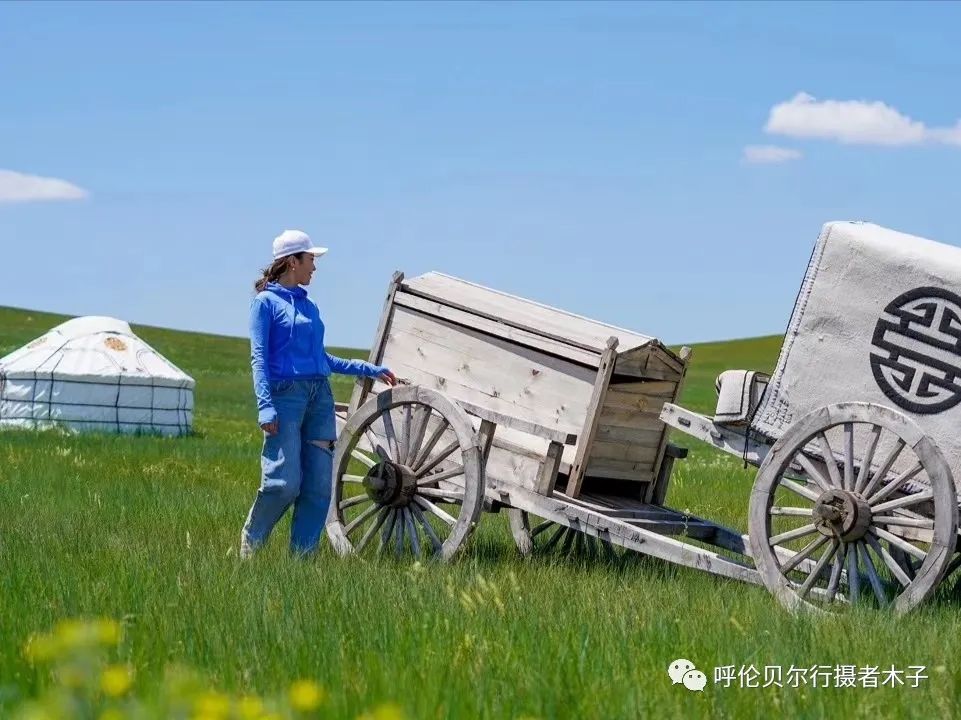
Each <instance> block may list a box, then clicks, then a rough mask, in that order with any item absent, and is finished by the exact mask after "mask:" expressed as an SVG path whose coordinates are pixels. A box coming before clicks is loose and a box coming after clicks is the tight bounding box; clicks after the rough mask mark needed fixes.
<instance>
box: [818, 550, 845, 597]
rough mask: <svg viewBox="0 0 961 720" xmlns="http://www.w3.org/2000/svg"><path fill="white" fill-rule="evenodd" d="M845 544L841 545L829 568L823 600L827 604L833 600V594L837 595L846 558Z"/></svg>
mask: <svg viewBox="0 0 961 720" xmlns="http://www.w3.org/2000/svg"><path fill="white" fill-rule="evenodd" d="M847 550H848V546H847V545H841V549H840V551H839V552H838V554H837V557H836V558H835V559H834V566H833V567H832V568H831V577H830V578H829V579H828V588H827V592H826V593H825V596H824V600H825V602H827V603H828V604H830V603H832V602H833V601H834V596H835V595H837V592H838V586H839V585H840V584H841V573H842V571H843V570H844V563H845V561H846V560H847Z"/></svg>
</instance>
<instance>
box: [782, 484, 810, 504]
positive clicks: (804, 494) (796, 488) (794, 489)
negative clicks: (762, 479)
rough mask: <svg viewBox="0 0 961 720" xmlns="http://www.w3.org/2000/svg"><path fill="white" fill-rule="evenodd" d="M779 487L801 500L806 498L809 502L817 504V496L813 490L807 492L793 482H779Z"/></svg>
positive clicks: (804, 488)
mask: <svg viewBox="0 0 961 720" xmlns="http://www.w3.org/2000/svg"><path fill="white" fill-rule="evenodd" d="M781 487H784V488H787V489H788V490H790V491H791V492H793V493H795V494H797V495H800V496H801V497H803V498H807V499H808V500H810V501H811V502H817V500H818V494H817V493H816V492H814V491H813V490H808V489H807V488H806V487H804V486H803V485H801V484H800V483H796V482H794V481H793V480H781Z"/></svg>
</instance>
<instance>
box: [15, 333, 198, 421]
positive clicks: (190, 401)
mask: <svg viewBox="0 0 961 720" xmlns="http://www.w3.org/2000/svg"><path fill="white" fill-rule="evenodd" d="M193 408H194V381H193V379H192V378H191V377H190V376H189V375H187V374H186V373H184V372H183V371H182V370H180V369H179V368H178V367H176V366H175V365H174V364H173V363H171V362H170V361H169V360H167V359H166V358H165V357H164V356H163V355H161V354H160V353H159V352H157V351H156V350H154V349H153V348H152V347H150V346H149V345H148V344H147V343H145V342H144V341H143V340H141V339H140V338H139V337H137V336H136V335H134V333H133V331H132V330H131V329H130V326H129V325H128V324H127V323H125V322H124V321H122V320H116V319H114V318H108V317H94V316H91V317H80V318H75V319H73V320H69V321H68V322H65V323H63V324H62V325H58V326H57V327H55V328H53V329H52V330H50V331H49V332H47V334H45V335H42V336H41V337H39V338H37V339H36V340H34V341H33V342H30V343H27V344H26V345H25V346H23V347H22V348H20V349H19V350H15V351H14V352H12V353H10V354H9V355H7V356H6V357H3V358H0V427H19V428H46V427H52V426H62V427H67V428H71V429H74V430H81V431H82V430H98V431H106V432H116V433H152V434H160V435H174V436H176V435H186V434H187V433H189V432H190V427H191V424H192V422H193Z"/></svg>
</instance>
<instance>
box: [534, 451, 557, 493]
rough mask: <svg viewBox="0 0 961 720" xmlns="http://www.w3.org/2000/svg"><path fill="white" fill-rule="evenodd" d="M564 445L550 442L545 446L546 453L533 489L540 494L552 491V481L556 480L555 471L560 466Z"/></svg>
mask: <svg viewBox="0 0 961 720" xmlns="http://www.w3.org/2000/svg"><path fill="white" fill-rule="evenodd" d="M563 451H564V446H563V445H561V443H559V442H552V443H551V444H550V445H549V446H548V448H547V454H546V455H545V456H544V460H543V461H542V462H541V467H540V472H539V473H538V477H537V486H536V487H535V488H534V491H535V492H537V493H538V494H540V495H550V494H551V493H553V492H554V483H555V482H556V481H557V471H558V469H559V468H560V466H561V455H562V454H563Z"/></svg>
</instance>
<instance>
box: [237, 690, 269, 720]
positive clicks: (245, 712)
mask: <svg viewBox="0 0 961 720" xmlns="http://www.w3.org/2000/svg"><path fill="white" fill-rule="evenodd" d="M237 714H238V715H240V717H241V720H261V718H263V716H264V704H263V702H261V700H260V698H258V697H255V696H253V695H244V696H243V697H242V698H240V700H238V701H237Z"/></svg>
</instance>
